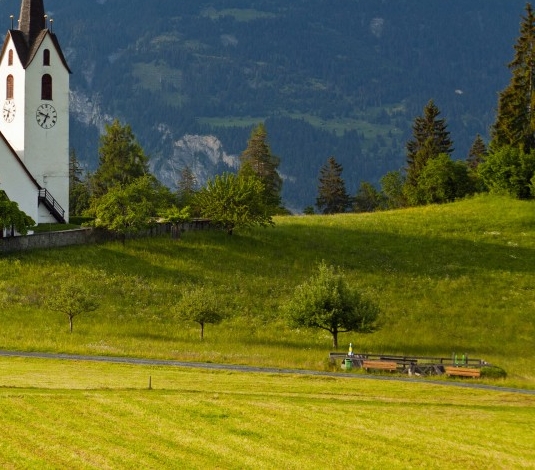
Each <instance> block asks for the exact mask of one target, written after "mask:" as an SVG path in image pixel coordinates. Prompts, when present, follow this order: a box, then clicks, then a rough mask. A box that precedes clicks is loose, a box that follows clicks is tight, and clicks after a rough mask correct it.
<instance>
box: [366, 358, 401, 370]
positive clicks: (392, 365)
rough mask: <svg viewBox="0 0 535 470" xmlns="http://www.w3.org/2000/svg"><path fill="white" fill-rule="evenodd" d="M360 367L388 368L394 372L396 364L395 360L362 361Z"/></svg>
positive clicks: (396, 367)
mask: <svg viewBox="0 0 535 470" xmlns="http://www.w3.org/2000/svg"><path fill="white" fill-rule="evenodd" d="M362 368H363V369H366V372H368V369H377V370H388V371H390V372H396V370H397V369H398V365H397V364H396V363H395V362H389V361H362Z"/></svg>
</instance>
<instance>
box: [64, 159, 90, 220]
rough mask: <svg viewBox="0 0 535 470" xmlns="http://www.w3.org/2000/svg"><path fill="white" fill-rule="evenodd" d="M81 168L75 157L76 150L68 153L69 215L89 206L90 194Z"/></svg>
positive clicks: (78, 213) (76, 213) (81, 211)
mask: <svg viewBox="0 0 535 470" xmlns="http://www.w3.org/2000/svg"><path fill="white" fill-rule="evenodd" d="M83 172H84V171H83V168H82V166H81V165H80V162H79V161H78V159H77V158H76V151H75V150H74V149H71V151H70V154H69V215H71V216H76V215H82V213H83V212H84V211H85V210H86V209H88V208H89V200H90V199H91V194H90V190H89V184H88V181H87V180H84V179H83Z"/></svg>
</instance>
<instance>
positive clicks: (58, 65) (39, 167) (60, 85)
mask: <svg viewBox="0 0 535 470" xmlns="http://www.w3.org/2000/svg"><path fill="white" fill-rule="evenodd" d="M45 49H48V50H49V51H50V66H45V65H43V51H44V50H45ZM44 74H50V75H51V76H52V79H53V94H52V100H50V101H49V100H42V99H41V78H42V76H43V75H44ZM41 104H50V105H52V106H53V107H54V108H55V110H56V113H57V122H56V124H55V125H54V126H53V127H51V128H49V129H46V128H43V127H41V126H40V125H39V124H38V122H37V119H36V117H37V108H38V107H39V105H41ZM25 115H26V135H25V146H24V162H25V164H26V166H27V167H28V169H29V170H30V172H31V173H32V175H33V176H34V178H35V179H36V180H37V182H38V183H39V184H40V185H41V186H42V187H43V188H46V189H47V190H48V191H49V192H50V193H51V194H52V196H53V197H54V199H56V200H57V201H58V203H59V204H60V205H61V207H62V208H63V209H64V210H65V213H66V216H68V213H69V73H68V71H67V70H66V69H65V67H64V66H63V64H62V62H61V59H60V57H59V55H58V54H57V52H56V49H55V48H54V45H53V43H52V40H51V39H50V37H49V36H47V37H46V38H45V40H44V41H43V43H42V45H41V47H40V49H39V51H38V52H37V54H36V56H35V58H34V60H33V61H32V63H31V64H30V65H29V66H28V67H27V69H26V101H25Z"/></svg>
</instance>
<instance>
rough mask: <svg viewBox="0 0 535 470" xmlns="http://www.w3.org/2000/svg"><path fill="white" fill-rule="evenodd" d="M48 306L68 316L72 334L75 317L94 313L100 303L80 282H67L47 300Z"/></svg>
mask: <svg viewBox="0 0 535 470" xmlns="http://www.w3.org/2000/svg"><path fill="white" fill-rule="evenodd" d="M46 305H47V307H48V308H49V309H50V310H52V311H54V312H60V313H63V314H64V315H66V316H67V318H68V319H69V331H70V332H71V333H72V330H73V321H74V318H75V317H77V316H79V315H81V314H83V313H89V312H93V311H94V310H96V309H97V308H98V303H97V301H96V300H95V298H94V297H93V295H92V294H91V293H90V291H89V290H88V289H87V288H85V287H84V286H83V284H82V282H80V281H78V280H65V281H64V282H63V284H62V285H61V286H60V287H59V288H58V289H57V290H55V291H54V292H53V294H52V295H51V296H50V297H49V298H48V299H47V300H46Z"/></svg>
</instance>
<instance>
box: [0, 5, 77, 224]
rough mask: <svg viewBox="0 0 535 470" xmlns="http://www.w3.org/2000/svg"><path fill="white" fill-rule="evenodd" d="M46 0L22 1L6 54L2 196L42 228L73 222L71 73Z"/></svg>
mask: <svg viewBox="0 0 535 470" xmlns="http://www.w3.org/2000/svg"><path fill="white" fill-rule="evenodd" d="M52 26H53V20H52V19H49V18H48V17H47V16H46V14H45V8H44V4H43V0H22V4H21V9H20V19H19V20H18V25H15V24H14V19H13V16H12V17H11V29H10V30H9V31H8V32H7V36H6V39H5V41H4V45H3V47H2V52H1V53H0V95H3V96H0V103H1V106H2V114H1V116H0V190H2V191H4V192H5V193H6V195H7V197H8V198H9V199H10V200H11V201H14V202H16V203H18V205H19V209H21V210H22V211H24V212H25V213H26V214H27V215H29V216H30V217H31V218H32V219H33V220H34V221H35V222H36V223H58V222H59V223H64V222H67V221H68V218H69V78H70V77H69V76H70V73H71V71H70V69H69V66H68V65H67V62H66V60H65V56H64V55H63V52H62V51H61V48H60V45H59V42H58V39H57V37H56V35H55V34H54V32H53V28H52Z"/></svg>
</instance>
